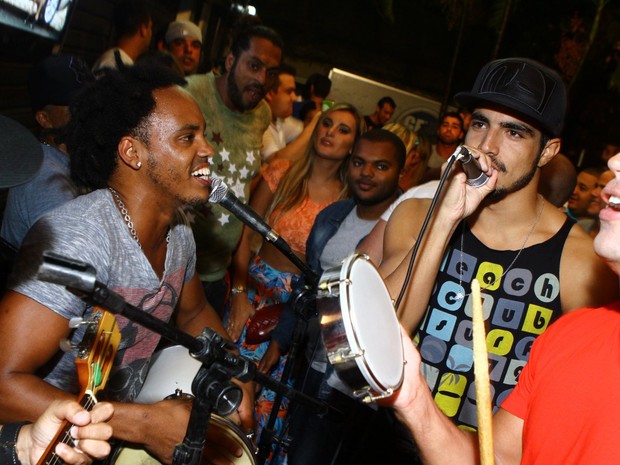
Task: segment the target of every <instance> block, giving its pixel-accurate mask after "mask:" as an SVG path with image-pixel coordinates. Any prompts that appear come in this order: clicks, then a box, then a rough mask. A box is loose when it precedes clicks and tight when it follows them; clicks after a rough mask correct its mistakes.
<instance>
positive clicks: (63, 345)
mask: <svg viewBox="0 0 620 465" xmlns="http://www.w3.org/2000/svg"><path fill="white" fill-rule="evenodd" d="M76 349H78V347H77V346H76V345H75V344H73V343H71V341H70V340H69V339H63V340H61V341H60V350H62V351H63V352H73V351H74V350H76Z"/></svg>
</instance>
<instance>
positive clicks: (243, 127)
mask: <svg viewBox="0 0 620 465" xmlns="http://www.w3.org/2000/svg"><path fill="white" fill-rule="evenodd" d="M187 81H188V85H187V90H188V91H189V92H190V93H191V94H192V95H193V97H194V98H195V99H196V101H197V102H198V105H199V107H200V110H201V111H202V113H203V115H204V118H205V121H206V124H207V127H206V135H207V140H208V141H209V143H210V144H211V145H212V146H213V147H214V148H215V155H214V156H213V158H212V159H211V160H210V164H211V171H212V172H213V173H214V174H215V175H217V176H219V177H221V178H223V181H224V183H225V184H226V185H227V186H228V187H229V189H231V190H232V192H233V193H234V194H235V195H236V196H237V197H238V198H239V200H241V201H242V202H245V203H247V202H248V200H249V197H250V182H251V180H252V178H253V177H254V175H255V174H256V173H257V172H258V170H259V168H260V164H261V154H260V152H261V148H262V145H263V134H264V133H265V130H266V129H267V127H268V126H269V124H270V122H271V110H270V109H269V105H267V103H265V101H261V102H260V103H259V104H258V105H257V106H256V108H254V109H253V110H248V111H245V112H236V111H232V110H231V109H229V108H228V107H227V106H226V105H225V104H224V102H223V101H222V98H221V96H220V94H219V92H218V90H217V87H216V84H215V76H214V74H213V73H207V74H198V75H193V76H190V77H188V79H187ZM186 212H187V216H188V218H189V221H190V224H191V225H192V230H193V232H194V238H195V239H196V256H197V261H196V269H197V271H198V274H199V276H200V279H201V280H203V281H216V280H218V279H221V278H223V277H224V275H225V273H226V269H227V268H228V266H229V265H230V262H231V260H232V254H233V251H234V250H235V248H236V247H237V243H238V242H239V238H240V237H241V231H242V229H243V224H242V223H241V221H239V220H238V219H237V218H236V217H235V216H233V215H232V214H231V213H230V212H228V210H226V209H224V208H223V207H221V206H220V205H218V204H205V205H203V206H201V207H198V208H194V209H191V210H187V211H186Z"/></svg>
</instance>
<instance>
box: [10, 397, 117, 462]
mask: <svg viewBox="0 0 620 465" xmlns="http://www.w3.org/2000/svg"><path fill="white" fill-rule="evenodd" d="M113 411H114V409H113V408H112V404H110V403H107V402H102V403H100V404H97V405H96V406H95V407H94V408H93V410H92V411H90V412H89V411H87V410H85V409H84V408H83V407H82V406H80V404H78V403H77V402H75V401H66V400H65V401H55V402H53V403H52V404H51V405H50V406H49V407H48V409H47V410H46V411H45V413H44V414H43V415H41V417H39V419H38V420H37V421H36V423H34V424H33V425H26V426H24V427H22V428H21V430H20V432H19V436H18V439H17V444H16V451H17V457H18V459H19V460H20V462H21V463H22V465H34V464H36V463H38V461H39V460H40V459H41V457H42V455H43V452H44V451H45V450H46V449H47V448H48V446H49V444H50V442H51V441H52V440H53V439H54V437H55V435H56V433H57V431H58V428H60V426H61V425H62V424H63V421H68V422H70V423H71V424H72V425H74V427H73V428H71V430H70V431H69V435H70V436H71V438H72V442H73V443H75V442H76V441H73V440H78V441H79V449H75V448H73V447H71V446H70V445H69V444H68V443H67V442H66V441H62V442H58V443H57V444H56V446H55V448H54V454H55V455H54V457H55V462H50V463H56V464H61V463H67V464H69V465H81V464H85V463H89V462H90V459H89V457H92V458H103V457H106V456H107V455H108V454H109V453H110V444H109V443H108V442H107V441H108V439H110V437H111V436H112V427H111V426H110V425H109V424H107V423H105V422H106V421H107V420H108V419H109V418H110V417H111V416H112V413H113Z"/></svg>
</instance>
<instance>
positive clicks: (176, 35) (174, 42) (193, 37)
mask: <svg viewBox="0 0 620 465" xmlns="http://www.w3.org/2000/svg"><path fill="white" fill-rule="evenodd" d="M164 41H165V45H166V49H167V50H168V51H169V52H170V53H172V54H173V55H174V56H175V57H176V58H177V59H178V61H179V64H180V65H181V67H182V68H183V72H184V73H185V75H186V76H189V75H190V74H194V73H195V72H196V70H197V69H198V65H199V64H200V52H201V51H202V32H201V31H200V28H199V27H198V26H196V25H195V24H194V23H192V22H190V21H173V22H171V23H170V24H169V25H168V30H167V31H166V36H165V37H164Z"/></svg>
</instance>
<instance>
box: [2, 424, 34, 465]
mask: <svg viewBox="0 0 620 465" xmlns="http://www.w3.org/2000/svg"><path fill="white" fill-rule="evenodd" d="M29 423H30V422H28V421H21V422H19V423H9V424H8V425H4V426H2V429H0V463H2V464H5V463H6V464H9V463H10V464H15V465H21V462H20V461H19V459H18V458H17V449H16V447H15V446H16V444H17V436H19V431H20V430H21V429H22V426H24V425H27V424H29Z"/></svg>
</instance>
